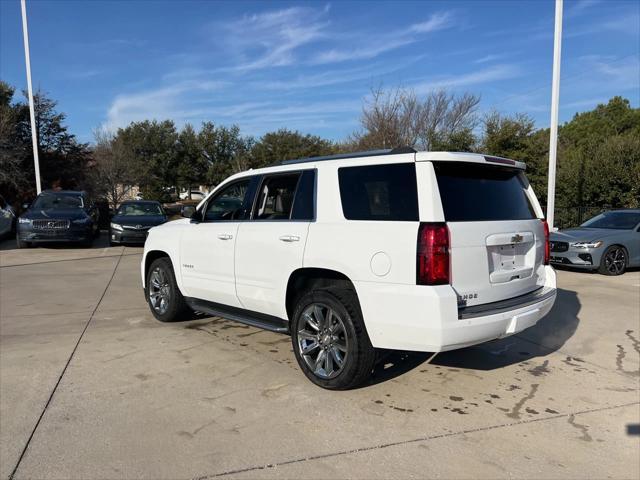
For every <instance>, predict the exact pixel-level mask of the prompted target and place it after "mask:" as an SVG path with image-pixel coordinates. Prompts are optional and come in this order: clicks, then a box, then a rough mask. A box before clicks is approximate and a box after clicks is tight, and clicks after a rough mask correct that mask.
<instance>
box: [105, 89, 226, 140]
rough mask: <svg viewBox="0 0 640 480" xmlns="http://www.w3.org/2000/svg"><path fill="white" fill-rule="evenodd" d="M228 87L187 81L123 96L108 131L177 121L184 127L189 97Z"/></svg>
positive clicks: (113, 110)
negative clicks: (139, 123) (142, 123)
mask: <svg viewBox="0 0 640 480" xmlns="http://www.w3.org/2000/svg"><path fill="white" fill-rule="evenodd" d="M225 85H226V84H225V82H216V81H204V82H196V81H184V82H181V83H177V84H174V85H169V86H165V87H160V88H156V89H153V90H148V91H144V92H137V93H126V94H120V95H118V96H116V98H115V99H114V101H113V103H112V104H111V106H110V107H109V110H108V111H107V120H106V122H105V124H104V127H105V128H108V129H111V130H115V129H117V128H120V127H124V126H126V125H128V124H129V123H131V122H135V121H141V120H150V119H155V120H164V119H173V120H175V121H176V122H177V123H182V122H183V121H185V117H186V115H185V113H184V111H183V110H182V108H183V107H182V105H184V100H185V95H186V94H188V93H192V92H198V93H199V94H202V93H203V92H212V91H215V90H220V89H221V88H222V87H224V86H225Z"/></svg>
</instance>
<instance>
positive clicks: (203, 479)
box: [193, 402, 640, 480]
mask: <svg viewBox="0 0 640 480" xmlns="http://www.w3.org/2000/svg"><path fill="white" fill-rule="evenodd" d="M632 405H640V402H631V403H624V404H621V405H613V406H609V407H600V408H593V409H590V410H581V411H579V412H573V413H561V414H558V415H553V416H550V417H545V418H533V419H530V420H522V421H519V422H512V423H502V424H498V425H490V426H488V427H478V428H470V429H466V430H460V431H458V432H448V433H442V434H439V435H428V436H425V437H419V438H412V439H409V440H401V441H397V442H389V443H383V444H380V445H373V446H369V447H362V448H353V449H351V450H342V451H339V452H332V453H325V454H322V455H313V456H310V457H301V458H296V459H293V460H285V461H282V462H275V463H268V464H266V465H256V466H252V467H246V468H239V469H236V470H227V471H225V472H220V473H214V474H211V475H202V476H199V477H194V479H193V480H209V479H212V478H216V477H224V476H227V475H235V474H237V473H246V472H253V471H257V470H267V469H270V468H275V467H282V466H285V465H292V464H295V463H303V462H308V461H312V460H321V459H325V458H332V457H340V456H343V455H350V454H354V453H362V452H368V451H371V450H379V449H383V448H389V447H396V446H400V445H408V444H412V443H419V442H426V441H429V440H437V439H440V438H448V437H455V436H458V435H466V434H469V433H476V432H485V431H488V430H496V429H498V428H506V427H515V426H518V425H526V424H530V423H535V422H544V421H549V420H555V419H558V418H567V417H568V418H569V423H572V422H573V419H575V416H576V415H584V414H586V413H594V412H602V411H606V410H613V409H616V408H624V407H630V406H632ZM572 425H574V424H573V423H572ZM574 426H576V427H577V424H575V425H574ZM580 426H582V425H580ZM578 428H579V427H578Z"/></svg>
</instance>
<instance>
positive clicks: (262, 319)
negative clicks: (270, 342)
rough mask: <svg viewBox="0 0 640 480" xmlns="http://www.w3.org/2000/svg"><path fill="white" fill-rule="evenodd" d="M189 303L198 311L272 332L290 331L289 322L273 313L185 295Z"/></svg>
mask: <svg viewBox="0 0 640 480" xmlns="http://www.w3.org/2000/svg"><path fill="white" fill-rule="evenodd" d="M185 301H186V302H187V305H189V307H191V308H192V309H193V310H195V311H197V312H202V313H206V314H208V315H213V316H216V317H222V318H225V319H227V320H233V321H235V322H239V323H244V324H245V325H251V326H252V327H257V328H262V329H264V330H269V331H271V332H277V333H286V334H288V333H289V322H287V321H286V320H283V319H281V318H279V317H274V316H273V315H266V314H264V313H259V312H253V311H251V310H245V309H243V308H237V307H230V306H228V305H222V304H220V303H215V302H209V301H207V300H200V299H198V298H192V297H185Z"/></svg>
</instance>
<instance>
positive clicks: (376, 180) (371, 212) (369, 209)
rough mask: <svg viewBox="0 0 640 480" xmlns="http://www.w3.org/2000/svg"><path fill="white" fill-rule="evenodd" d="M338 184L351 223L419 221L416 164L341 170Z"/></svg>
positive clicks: (345, 214)
mask: <svg viewBox="0 0 640 480" xmlns="http://www.w3.org/2000/svg"><path fill="white" fill-rule="evenodd" d="M338 181H339V183H340V198H341V200H342V212H343V213H344V216H345V218H346V219H348V220H396V221H417V220H418V192H417V186H416V168H415V164H413V163H396V164H389V165H373V166H364V167H343V168H339V169H338Z"/></svg>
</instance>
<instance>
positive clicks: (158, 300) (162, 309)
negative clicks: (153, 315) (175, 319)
mask: <svg viewBox="0 0 640 480" xmlns="http://www.w3.org/2000/svg"><path fill="white" fill-rule="evenodd" d="M170 300H171V286H170V285H169V277H168V275H167V273H166V272H165V271H164V269H162V268H160V267H156V268H154V269H153V271H152V272H151V275H150V276H149V303H150V304H151V306H152V307H153V309H154V310H155V311H156V312H158V313H159V314H160V315H164V314H165V313H166V312H167V310H168V309H169V301H170Z"/></svg>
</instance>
